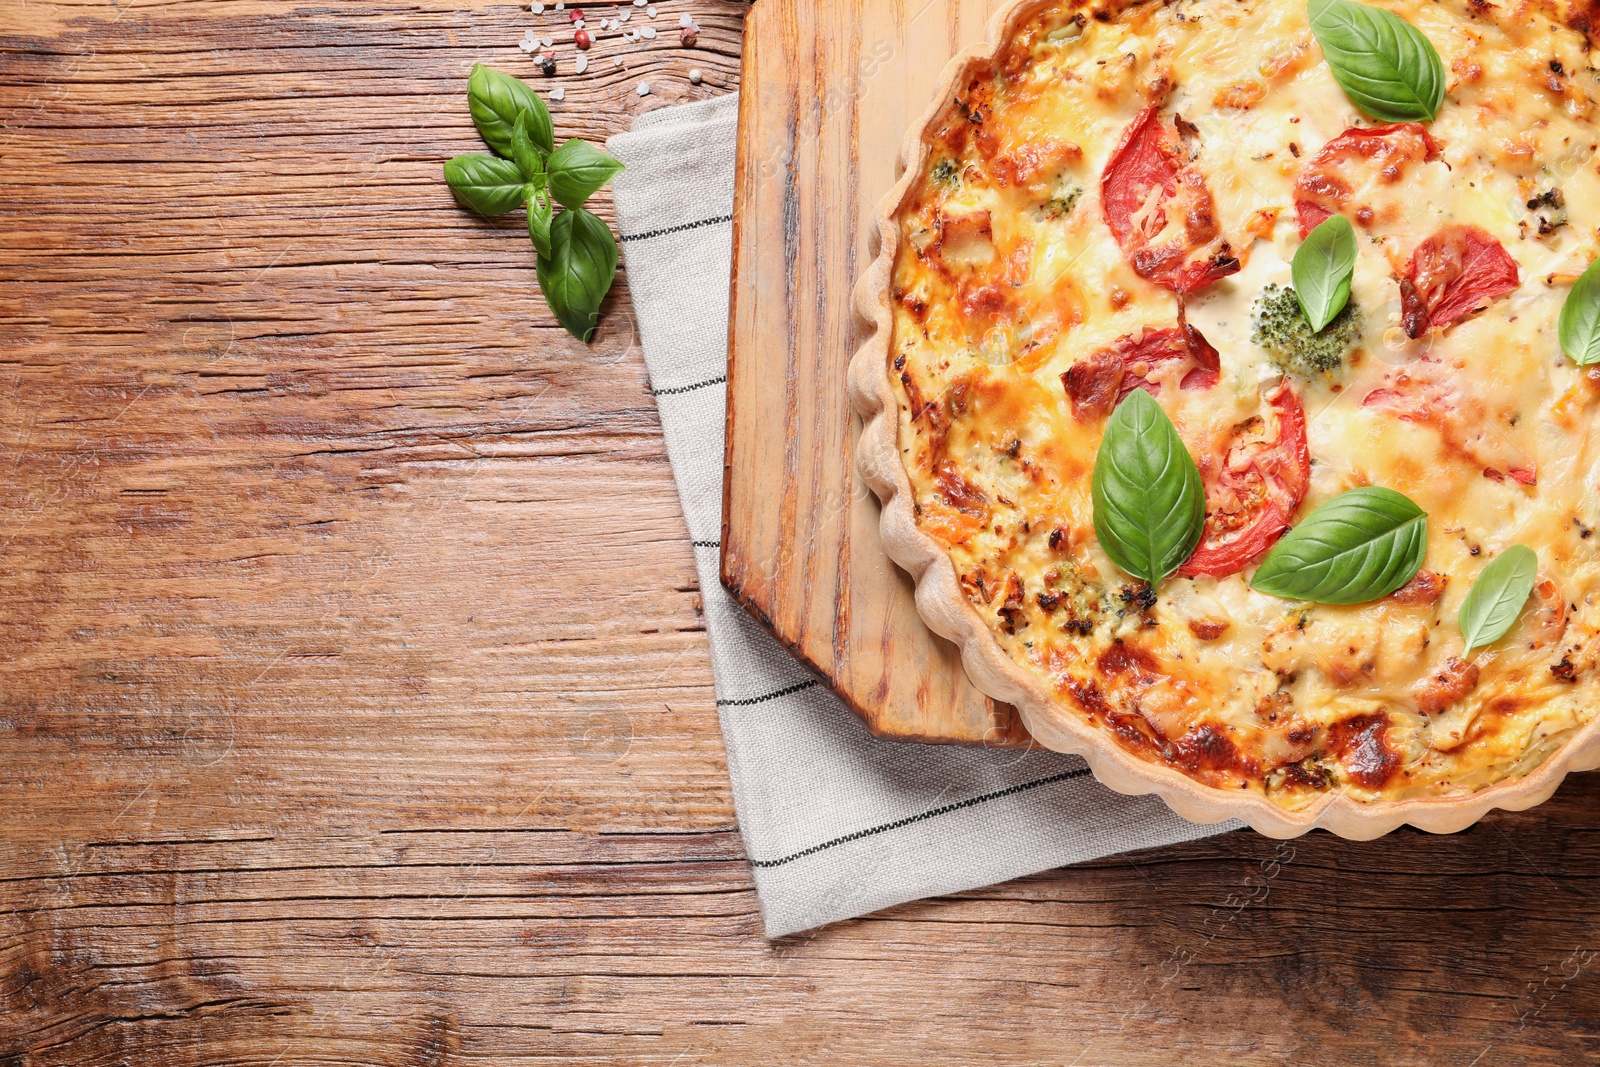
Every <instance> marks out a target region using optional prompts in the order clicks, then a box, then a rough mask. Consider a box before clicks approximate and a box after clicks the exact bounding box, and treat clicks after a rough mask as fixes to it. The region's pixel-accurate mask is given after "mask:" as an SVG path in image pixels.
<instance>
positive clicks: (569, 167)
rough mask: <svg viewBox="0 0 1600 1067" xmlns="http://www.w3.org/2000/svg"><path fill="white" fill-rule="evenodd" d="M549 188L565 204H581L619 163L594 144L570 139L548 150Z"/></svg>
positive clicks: (608, 176)
mask: <svg viewBox="0 0 1600 1067" xmlns="http://www.w3.org/2000/svg"><path fill="white" fill-rule="evenodd" d="M548 167H549V170H550V191H551V192H552V193H554V194H555V198H556V199H557V200H559V201H560V202H561V203H562V204H563V205H565V206H566V207H581V206H582V205H583V202H584V201H585V200H587V199H589V197H590V195H591V194H592V193H594V191H595V190H596V189H598V188H600V187H601V186H602V185H604V184H605V183H606V182H608V181H610V180H611V179H612V177H613V176H614V175H615V174H616V173H617V171H619V170H621V169H622V164H621V163H619V162H617V161H616V160H615V159H613V158H612V157H610V156H608V155H606V153H604V152H602V151H600V149H598V148H596V147H595V146H594V145H592V144H589V143H588V142H586V141H580V140H578V139H577V138H573V139H572V140H570V141H568V142H567V143H566V144H564V145H562V146H561V147H560V148H558V149H556V150H555V151H554V152H552V153H550V162H549V164H548Z"/></svg>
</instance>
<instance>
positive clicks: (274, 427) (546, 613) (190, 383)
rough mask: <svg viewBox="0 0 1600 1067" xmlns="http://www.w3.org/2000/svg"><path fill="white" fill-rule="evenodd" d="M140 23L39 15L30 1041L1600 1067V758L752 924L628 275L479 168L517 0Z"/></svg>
mask: <svg viewBox="0 0 1600 1067" xmlns="http://www.w3.org/2000/svg"><path fill="white" fill-rule="evenodd" d="M119 2H121V3H122V5H123V8H122V10H120V11H119V9H118V8H116V7H113V6H112V5H110V4H91V3H87V2H74V3H62V4H42V3H37V2H31V3H28V4H11V5H0V116H3V118H0V123H3V125H4V129H3V130H0V142H4V143H5V144H6V147H5V149H4V159H5V163H6V166H5V167H4V168H3V169H0V184H3V186H4V189H3V190H0V212H4V225H0V1064H5V1065H7V1067H10V1065H17V1067H64V1065H68V1064H70V1065H72V1067H121V1065H127V1067H146V1065H157V1064H158V1065H161V1067H201V1065H208V1067H214V1065H219V1064H226V1065H240V1067H304V1065H324V1064H326V1065H335V1064H340V1065H347V1064H361V1065H363V1067H369V1065H370V1067H391V1065H393V1067H402V1065H403V1067H444V1065H458V1064H466V1063H484V1064H496V1065H499V1064H510V1065H519V1064H529V1065H532V1064H536V1063H543V1064H548V1063H562V1064H567V1063H577V1064H584V1063H592V1064H602V1063H603V1064H653V1065H658V1067H672V1065H675V1067H690V1065H695V1064H715V1065H719V1067H720V1065H730V1067H740V1065H744V1064H752V1065H754V1064H763V1065H765V1064H771V1063H773V1062H780V1063H787V1062H811V1063H828V1062H842V1063H874V1064H884V1065H888V1067H896V1065H900V1064H906V1065H913V1064H927V1063H986V1062H1047V1063H1070V1062H1073V1061H1074V1059H1076V1061H1077V1062H1078V1063H1079V1064H1082V1065H1101V1064H1160V1065H1167V1064H1173V1063H1180V1062H1181V1063H1185V1064H1195V1065H1208V1064H1245V1065H1268V1064H1282V1063H1285V1062H1288V1063H1318V1064H1323V1063H1326V1064H1339V1065H1341V1067H1342V1065H1368V1064H1374V1065H1375V1064H1384V1065H1401V1067H1406V1065H1424V1064H1426V1065H1429V1067H1437V1065H1441V1064H1450V1065H1461V1067H1466V1065H1469V1064H1476V1065H1477V1067H1499V1065H1511V1064H1522V1063H1530V1064H1576V1063H1584V1062H1590V1061H1593V1060H1594V1059H1595V1057H1596V1055H1597V1054H1600V1022H1597V1020H1600V967H1597V966H1596V960H1595V957H1594V955H1593V953H1594V952H1595V951H1596V950H1597V949H1600V944H1597V933H1596V921H1595V907H1594V903H1593V901H1594V897H1595V894H1596V891H1597V888H1600V886H1597V881H1596V874H1595V872H1596V871H1597V870H1600V824H1597V823H1600V816H1597V813H1600V777H1597V776H1594V775H1579V776H1575V777H1574V778H1573V779H1571V780H1570V781H1569V782H1568V784H1567V785H1566V786H1565V787H1564V789H1563V790H1562V791H1561V792H1560V793H1559V794H1558V795H1557V796H1556V797H1555V798H1554V799H1553V800H1552V801H1550V802H1549V803H1548V804H1545V805H1543V806H1541V807H1540V808H1538V809H1536V810H1534V811H1531V812H1526V813H1521V814H1508V813H1497V814H1495V815H1492V816H1491V817H1490V818H1489V819H1487V820H1485V821H1484V822H1483V823H1482V824H1480V825H1478V826H1476V827H1474V828H1473V829H1472V830H1471V831H1469V832H1467V833H1464V834H1460V835H1456V836H1453V837H1447V838H1433V837H1428V836H1425V835H1422V834H1418V833H1413V832H1404V833H1398V834H1395V835H1392V836H1391V837H1389V838H1386V839H1384V840H1382V841H1378V842H1372V843H1368V844H1356V843H1352V842H1344V841H1338V840H1335V839H1332V838H1330V837H1329V836H1328V835H1325V834H1314V835H1311V836H1309V837H1307V838H1305V839H1302V840H1300V841H1296V842H1292V843H1287V844H1279V843H1276V842H1271V841H1266V840H1263V839H1261V838H1258V837H1255V836H1253V835H1247V834H1233V835H1225V836H1223V837H1220V838H1213V839H1210V840H1207V841H1202V842H1198V843H1195V844H1192V845H1185V846H1182V847H1179V848H1172V849H1163V850H1161V851H1159V852H1156V853H1147V854H1142V855H1134V856H1126V857H1118V858H1116V859H1109V860H1105V861H1102V862H1100V863H1095V864H1090V865H1087V866H1083V867H1077V868H1072V869H1070V870H1064V871H1054V872H1047V873H1045V874H1041V875H1038V876H1036V877H1033V878H1026V879H1022V880H1019V881H1016V882H1012V883H1009V884H1007V885H1003V886H996V887H993V888H991V889H986V890H983V891H980V892H976V893H966V894H960V895H958V896H956V897H953V898H948V899H943V900H933V901H925V902H921V903H917V904H912V905H908V906H905V907H901V908H896V909H893V910H892V911H889V912H886V913H884V914H882V915H879V916H875V917H871V918H868V919H863V920H859V921H856V922H850V923H844V924H841V925H839V926H836V927H833V928H831V929H828V930H823V931H817V932H814V933H812V934H809V935H805V936H800V937H795V938H791V939H787V940H786V941H784V942H780V943H777V944H768V943H767V942H765V941H763V940H762V938H761V936H760V922H759V917H758V914H757V907H756V900H755V894H754V890H753V887H752V883H751V879H750V873H749V867H748V864H747V863H746V861H745V859H744V857H743V851H742V848H741V846H740V843H739V839H738V836H737V832H736V828H735V823H734V816H733V809H732V806H731V801H730V798H729V793H728V782H727V776H726V770H725V768H724V765H723V763H724V753H723V748H722V742H721V739H720V737H719V736H718V733H717V724H716V709H715V705H714V697H713V693H712V687H711V674H710V663H709V656H708V654H707V651H706V643H705V637H704V634H703V632H702V630H701V621H700V617H699V615H698V613H697V610H696V608H697V596H698V590H697V588H696V585H695V577H694V575H695V571H694V566H693V556H692V551H691V549H690V546H689V537H688V532H687V530H685V528H684V526H683V520H682V518H681V517H680V515H679V513H678V506H677V501H676V492H675V490H674V488H673V484H672V480H671V475H670V471H669V469H668V467H667V463H666V459H665V453H664V451H663V446H662V442H661V438H660V431H659V426H658V424H657V421H656V415H655V408H654V405H653V403H652V401H651V399H650V397H649V395H648V393H647V392H646V389H645V385H646V382H645V375H644V367H643V364H642V362H641V360H640V358H639V354H638V352H637V346H636V345H634V344H633V342H632V337H631V329H630V326H629V321H630V319H629V316H630V312H629V309H628V303H627V296H626V291H625V283H626V279H625V277H624V279H623V284H624V290H623V291H621V292H619V294H618V296H617V297H616V298H614V299H613V300H612V301H611V302H610V304H609V305H608V307H607V309H606V316H607V317H606V319H605V320H604V323H603V325H602V328H601V336H600V340H599V341H598V342H597V344H596V345H595V346H594V347H592V348H586V347H583V346H581V345H578V344H576V343H574V342H571V341H569V340H568V339H567V338H566V337H565V335H564V334H562V333H561V332H560V331H558V330H557V329H556V328H555V327H554V324H553V322H552V321H551V320H550V318H549V316H548V314H547V313H546V312H545V311H544V310H543V307H542V305H541V304H540V302H539V301H538V299H537V297H536V296H535V295H534V294H533V293H532V291H531V289H530V287H529V270H530V268H529V264H528V252H527V243H526V237H525V236H524V235H523V234H522V233H521V232H520V229H519V227H517V226H516V225H514V224H512V223H510V222H508V223H507V224H506V225H505V226H504V227H500V226H494V225H489V224H483V223H478V222H476V221H474V220H473V219H472V218H470V217H469V216H466V215H464V214H462V213H461V212H460V211H459V210H457V209H456V208H455V207H454V206H453V205H452V204H451V203H450V201H449V198H448V195H447V194H446V193H445V192H444V191H443V189H442V188H441V187H440V185H439V183H438V167H439V163H440V161H441V160H443V159H445V158H447V157H448V156H450V155H452V154H454V153H456V152H461V151H468V150H471V149H472V148H473V147H474V145H475V136H474V134H473V132H472V130H471V128H470V125H469V124H468V121H467V118H466V115H465V113H464V111H463V110H462V109H461V108H459V107H458V104H459V95H458V94H459V92H460V88H461V85H462V82H463V80H464V77H465V73H466V71H467V69H468V67H469V66H470V64H471V62H472V60H473V59H475V58H479V59H485V60H487V61H490V62H493V63H495V64H498V65H504V66H505V67H506V68H507V69H512V70H515V69H517V67H516V64H518V63H521V62H525V60H524V59H523V58H522V56H521V53H519V52H517V50H516V49H515V42H516V40H517V39H519V38H520V37H521V36H522V30H523V27H524V26H525V25H527V24H528V22H529V21H530V16H529V15H528V13H527V12H526V10H525V9H522V8H516V7H513V6H511V5H509V4H499V5H486V6H480V7H476V8H472V7H470V6H469V7H466V8H462V7H457V6H443V5H439V4H434V3H429V2H426V0H425V2H423V3H421V4H420V5H406V6H394V5H379V4H375V3H371V4H369V3H364V2H342V3H340V4H338V5H335V6H332V7H328V6H319V7H316V8H306V7H303V6H296V5H291V4H287V3H285V4H270V3H264V2H262V0H229V2H227V3H222V2H214V0H182V2H176V3H161V4H155V3H141V2H138V0H132V2H129V0H119ZM674 2H675V0H666V2H664V3H662V4H661V10H662V15H661V18H662V19H663V20H665V21H667V22H668V23H669V24H670V23H674V22H676V16H677V14H678V13H679V12H681V11H683V10H686V9H687V10H692V12H693V14H694V15H695V17H696V19H697V20H698V21H699V23H700V25H701V26H702V28H703V30H704V32H703V33H702V35H701V38H700V41H701V46H702V47H701V48H700V49H699V50H698V51H696V52H693V53H685V52H682V51H680V50H678V49H677V48H676V47H674V44H673V43H672V42H666V43H662V42H660V41H658V42H656V43H654V44H652V45H651V46H650V47H649V48H648V49H644V48H641V49H640V52H641V53H647V54H648V56H649V58H648V60H644V59H641V60H640V63H641V68H640V69H639V71H630V72H629V73H628V74H627V76H626V77H623V76H619V75H616V74H614V73H613V72H611V71H607V70H606V69H605V67H604V64H597V66H596V67H595V68H593V69H592V70H591V74H590V76H588V77H586V78H577V77H573V76H570V75H564V76H563V77H562V78H561V79H560V80H559V81H558V82H557V84H561V85H563V86H565V87H566V89H567V101H566V107H565V108H562V107H558V108H557V113H556V121H557V128H558V129H559V130H562V131H567V130H578V131H581V132H582V133H583V134H584V135H585V136H589V137H592V138H596V139H598V138H600V137H603V136H605V135H606V134H608V133H612V132H615V131H617V130H619V129H622V128H625V127H626V125H627V124H628V122H629V119H630V114H631V110H632V109H635V108H643V107H649V106H653V105H654V104H655V103H656V102H657V97H658V96H659V98H660V99H668V100H670V99H672V98H674V96H675V95H677V94H679V93H688V92H689V91H690V89H689V86H688V84H687V82H686V81H685V80H684V78H683V75H684V74H685V73H686V71H687V69H688V67H689V65H690V64H693V65H696V66H699V67H701V68H702V69H704V70H705V71H706V72H707V82H708V83H710V82H712V81H713V80H716V86H717V91H722V90H724V89H727V88H731V87H733V86H734V85H736V84H737V80H738V68H737V62H738V61H737V56H738V47H739V39H738V29H739V25H740V19H741V17H742V15H743V10H744V9H743V5H741V4H739V3H735V2H731V0H695V3H694V5H693V7H692V8H687V7H686V6H673V3H674ZM763 2H765V0H763ZM636 18H637V16H636ZM943 32H944V29H943V27H941V28H940V29H939V33H940V34H942V33H943ZM84 56H90V57H92V59H91V60H90V61H88V62H86V63H82V64H79V65H77V66H74V64H75V63H76V62H77V61H78V59H79V58H80V57H84ZM641 72H642V74H641ZM636 76H645V77H648V78H649V79H650V81H651V83H652V85H654V86H656V87H657V89H656V93H653V94H652V97H650V98H646V99H644V100H640V99H639V98H638V97H637V96H636V95H635V94H634V92H633V88H632V86H633V84H634V78H635V77H636ZM435 94H438V95H439V102H438V109H437V111H431V110H430V108H431V107H432V104H433V97H434V96H435ZM7 139H9V140H7ZM600 210H601V211H602V213H603V214H607V215H608V216H609V211H608V205H607V203H606V201H605V199H604V198H603V197H602V200H601V204H600ZM1287 850H1292V851H1287Z"/></svg>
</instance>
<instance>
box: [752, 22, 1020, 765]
mask: <svg viewBox="0 0 1600 1067" xmlns="http://www.w3.org/2000/svg"><path fill="white" fill-rule="evenodd" d="M998 6H999V0H910V2H909V3H885V2H882V0H825V2H821V3H813V2H811V0H761V2H760V3H758V4H757V5H756V6H755V8H754V9H753V10H752V11H751V13H750V17H749V19H748V20H747V21H746V25H745V46H744V71H743V88H742V90H741V95H740V101H739V106H740V115H739V119H740V153H741V154H740V158H739V167H738V187H737V193H736V201H735V210H734V215H735V219H734V221H735V229H734V234H735V236H734V285H733V302H732V316H733V321H732V323H731V325H730V327H729V336H730V342H729V368H728V443H727V469H726V477H725V491H724V495H723V508H724V521H723V535H722V579H723V584H724V585H726V586H727V587H728V589H729V590H730V591H731V592H732V593H733V595H734V596H735V597H736V598H737V599H738V600H740V601H741V602H742V603H743V604H744V605H745V606H746V607H747V608H749V609H750V611H751V612H753V613H754V614H755V615H756V617H757V618H759V619H761V620H762V622H763V623H764V624H765V625H766V626H767V628H768V629H770V630H771V631H772V632H773V634H775V635H776V636H777V637H778V639H779V640H780V641H782V642H783V643H784V644H785V645H786V646H787V647H788V648H789V649H790V650H792V651H793V652H794V654H795V655H796V656H798V657H799V658H800V659H801V660H802V661H803V662H805V663H806V664H807V665H809V666H810V667H811V668H812V669H813V670H814V671H816V672H817V673H818V674H819V675H821V676H822V677H823V678H825V679H826V680H827V681H828V683H829V684H830V685H831V686H832V687H833V689H834V690H835V691H836V692H837V693H838V694H839V695H840V696H841V697H843V698H844V700H845V702H846V703H847V704H849V705H850V707H851V708H852V709H854V710H855V711H856V713H857V714H859V715H860V716H861V717H862V718H863V719H865V720H866V722H867V724H868V726H869V727H870V728H871V729H872V731H873V732H874V733H876V734H879V735H880V736H883V737H892V738H899V739H903V740H913V741H952V742H963V743H967V744H983V745H994V746H1007V747H1010V746H1026V745H1028V744H1029V743H1030V742H1031V739H1030V738H1029V737H1028V733H1027V730H1026V728H1025V727H1024V726H1023V725H1022V721H1021V718H1020V716H1018V715H1017V713H1016V711H1015V709H1013V708H1012V707H1011V706H1010V705H1008V704H1004V703H1001V702H998V701H994V700H990V699H989V698H988V697H986V696H984V695H983V694H982V693H980V692H978V691H977V690H976V689H974V688H973V686H972V684H971V683H970V682H969V681H968V680H967V676H966V673H965V672H964V671H963V670H962V669H961V662H960V657H959V656H958V654H957V652H956V649H955V646H953V645H951V644H950V643H949V642H947V641H945V640H943V639H942V638H940V637H938V636H936V635H935V634H934V633H933V632H932V631H930V630H928V629H927V627H926V626H924V625H923V623H922V620H921V619H920V618H919V617H918V615H917V610H916V605H915V604H914V603H913V600H912V593H913V587H912V583H911V581H910V579H909V578H908V577H907V576H906V575H905V574H904V573H902V572H901V571H899V570H898V569H896V567H895V566H894V564H893V563H892V562H890V560H889V559H888V557H887V556H885V555H884V553H883V546H882V544H881V542H880V541H879V539H878V527H877V522H878V503H877V500H876V498H875V497H873V495H872V493H871V491H870V490H868V489H867V488H866V487H865V485H864V484H863V483H862V481H861V479H860V478H859V476H857V474H856V472H855V463H854V456H853V444H854V439H855V437H856V435H857V433H858V432H859V429H860V426H859V420H857V419H856V418H855V417H854V415H853V414H852V413H851V411H850V404H849V401H848V399H847V397H846V395H845V370H846V367H847V366H848V364H849V362H850V357H851V356H852V355H853V354H854V352H855V350H856V347H857V345H858V344H859V343H860V341H861V338H862V332H861V326H860V323H859V322H858V320H857V318H856V316H855V313H854V311H853V307H852V302H851V288H852V286H853V285H854V284H855V280H856V277H857V275H858V274H859V273H860V270H861V268H862V267H863V266H864V265H865V264H866V263H868V262H870V257H871V255H872V254H874V253H875V252H876V249H875V248H869V246H868V244H867V238H868V236H869V233H870V220H871V218H872V213H873V209H874V206H875V205H876V203H877V201H878V200H879V199H880V198H881V197H882V196H883V195H884V193H886V192H887V191H888V189H889V187H890V186H891V185H893V184H894V180H895V178H896V177H898V175H897V173H896V165H897V164H896V160H897V159H898V156H899V145H900V141H901V137H902V135H903V134H904V132H905V129H906V127H907V126H908V125H909V124H910V122H912V121H913V120H914V119H915V118H917V117H918V116H920V115H921V114H922V112H923V111H924V110H925V109H926V108H927V106H928V103H929V101H930V100H932V99H933V96H934V94H935V92H936V91H937V89H938V85H939V74H940V72H941V71H942V70H943V68H944V65H945V62H946V60H948V59H949V58H950V57H951V56H952V55H954V54H955V52H956V51H957V50H959V49H960V48H962V47H964V46H966V45H967V44H970V43H972V42H974V41H977V40H981V39H982V36H983V33H984V31H985V29H986V28H987V21H988V18H989V15H990V14H991V12H992V10H993V9H994V8H996V7H998Z"/></svg>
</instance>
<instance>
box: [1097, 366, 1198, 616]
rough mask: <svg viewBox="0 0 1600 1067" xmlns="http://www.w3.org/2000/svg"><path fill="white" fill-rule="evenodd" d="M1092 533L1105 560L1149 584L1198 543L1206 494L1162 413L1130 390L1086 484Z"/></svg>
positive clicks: (1113, 418) (1113, 417) (1109, 423)
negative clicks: (1103, 553)
mask: <svg viewBox="0 0 1600 1067" xmlns="http://www.w3.org/2000/svg"><path fill="white" fill-rule="evenodd" d="M1090 493H1091V496H1092V498H1093V501H1094V532H1095V536H1096V537H1098V538H1099V539H1100V547H1101V548H1103V549H1105V552H1106V555H1108V556H1110V557H1111V561H1112V562H1113V563H1115V564H1116V565H1117V566H1119V567H1121V568H1122V569H1123V570H1125V571H1127V572H1128V573H1129V574H1131V575H1133V576H1134V577H1135V578H1142V579H1144V580H1145V581H1146V582H1149V583H1150V584H1151V585H1155V584H1156V583H1157V582H1159V581H1160V580H1161V579H1163V578H1165V577H1166V576H1167V575H1169V574H1171V573H1172V572H1173V571H1175V570H1177V569H1178V564H1180V563H1182V562H1183V561H1184V560H1186V559H1188V558H1189V556H1190V555H1192V554H1193V552H1194V549H1195V546H1196V545H1198V544H1199V543H1200V533H1201V529H1202V527H1203V526H1204V524H1205V508H1206V497H1205V490H1204V489H1203V488H1202V487H1201V484H1200V471H1199V469H1198V468H1197V467H1196V466H1195V463H1194V457H1193V456H1191V455H1189V450H1188V449H1187V448H1185V447H1184V445H1183V441H1182V440H1181V439H1180V438H1179V437H1178V431H1177V430H1176V429H1175V428H1174V427H1173V425H1172V422H1171V420H1170V419H1168V418H1167V413H1166V412H1164V411H1162V410H1161V405H1160V404H1157V403H1156V402H1155V400H1154V399H1153V398H1152V397H1151V396H1150V394H1149V393H1147V392H1145V391H1144V390H1143V389H1135V390H1134V391H1133V392H1131V393H1129V394H1128V396H1127V399H1125V400H1123V401H1122V403H1120V404H1118V405H1117V410H1116V411H1114V412H1112V413H1111V418H1110V419H1109V420H1107V422H1106V432H1105V436H1104V437H1102V438H1101V439H1100V448H1099V451H1097V452H1096V453H1095V457H1094V476H1093V478H1092V479H1091V480H1090Z"/></svg>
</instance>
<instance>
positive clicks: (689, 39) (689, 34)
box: [678, 28, 700, 48]
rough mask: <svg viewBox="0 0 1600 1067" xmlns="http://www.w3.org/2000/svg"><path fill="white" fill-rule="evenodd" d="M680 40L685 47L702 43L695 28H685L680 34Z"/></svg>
mask: <svg viewBox="0 0 1600 1067" xmlns="http://www.w3.org/2000/svg"><path fill="white" fill-rule="evenodd" d="M678 40H679V41H680V42H681V43H682V44H683V47H685V48H693V47H694V46H695V45H697V44H699V43H700V38H699V37H698V36H697V35H696V34H695V32H694V31H693V30H691V29H688V28H685V29H684V31H683V32H682V33H680V34H678Z"/></svg>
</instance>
